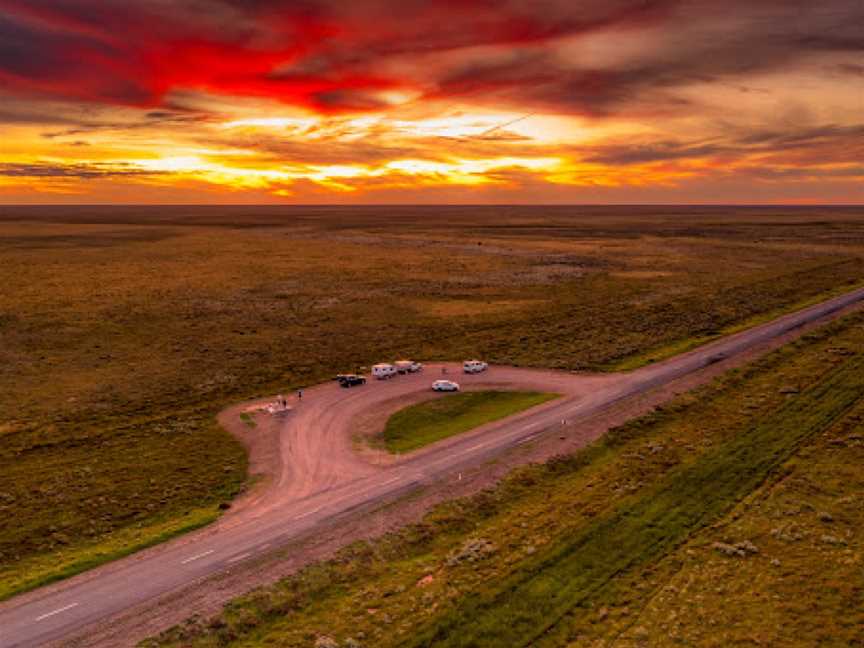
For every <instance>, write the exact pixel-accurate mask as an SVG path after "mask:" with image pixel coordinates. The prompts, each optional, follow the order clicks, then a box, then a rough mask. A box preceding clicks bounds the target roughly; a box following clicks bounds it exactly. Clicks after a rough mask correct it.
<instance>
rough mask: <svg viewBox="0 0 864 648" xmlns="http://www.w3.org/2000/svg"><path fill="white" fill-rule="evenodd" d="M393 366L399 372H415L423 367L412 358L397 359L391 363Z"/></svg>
mask: <svg viewBox="0 0 864 648" xmlns="http://www.w3.org/2000/svg"><path fill="white" fill-rule="evenodd" d="M393 366H395V367H396V371H398V372H399V373H400V374H406V373H417V372H418V371H420V370H421V369H422V368H423V365H422V364H420V363H419V362H414V361H413V360H397V361H396V362H394V363H393Z"/></svg>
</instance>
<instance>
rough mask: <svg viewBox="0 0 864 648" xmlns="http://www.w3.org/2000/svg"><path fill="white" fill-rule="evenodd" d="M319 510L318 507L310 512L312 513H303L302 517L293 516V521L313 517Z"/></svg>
mask: <svg viewBox="0 0 864 648" xmlns="http://www.w3.org/2000/svg"><path fill="white" fill-rule="evenodd" d="M320 510H321V507H320V506H319V507H318V508H316V509H314V510H312V511H306V512H305V513H303V514H302V515H296V516H294V519H295V520H302V519H303V518H305V517H309V516H310V515H314V514H315V513H317V512H318V511H320Z"/></svg>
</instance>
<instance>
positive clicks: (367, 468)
mask: <svg viewBox="0 0 864 648" xmlns="http://www.w3.org/2000/svg"><path fill="white" fill-rule="evenodd" d="M860 301H864V288H862V289H859V290H855V291H853V292H850V293H847V294H845V295H842V296H839V297H836V298H833V299H830V300H827V301H825V302H822V303H820V304H817V305H815V306H811V307H809V308H806V309H804V310H801V311H798V312H795V313H791V314H789V315H785V316H783V317H780V318H778V319H776V320H773V321H771V322H768V323H767V324H763V325H760V326H756V327H754V328H751V329H748V330H745V331H742V332H740V333H737V334H735V335H731V336H729V337H726V338H723V339H720V340H718V341H715V342H713V343H710V344H706V345H704V346H701V347H699V348H698V349H696V350H693V351H690V352H688V353H684V354H681V355H678V356H675V357H673V358H670V359H669V360H665V361H663V362H658V363H656V364H652V365H650V366H647V367H644V368H642V369H638V370H636V371H632V372H628V373H620V374H603V375H599V374H598V375H591V374H572V373H566V372H555V371H542V370H531V369H516V368H510V367H492V368H491V369H490V370H489V371H488V372H487V373H485V374H480V375H476V376H465V375H462V374H461V372H460V368H459V366H458V365H430V366H427V367H426V368H425V370H424V372H421V373H419V374H413V375H408V376H399V377H397V378H395V379H393V380H389V381H381V382H378V381H370V384H368V385H366V386H363V387H358V388H354V389H350V390H346V389H340V388H339V387H338V386H337V385H336V384H326V385H319V386H317V387H314V388H312V389H309V390H306V391H305V392H304V394H303V398H302V401H300V402H298V403H297V404H296V407H295V408H294V410H293V411H292V412H291V413H289V414H288V415H285V416H284V417H281V418H280V419H279V422H278V434H279V448H278V450H279V453H280V456H279V464H280V469H279V470H278V472H277V474H276V476H275V477H274V479H273V480H272V483H271V484H270V486H269V487H267V488H265V489H263V492H261V493H259V494H257V495H256V496H254V497H253V498H251V499H250V500H249V501H247V502H245V503H242V505H241V506H239V507H238V509H239V510H237V511H232V512H231V513H230V514H228V515H226V516H225V517H224V518H223V519H222V520H220V521H219V522H218V523H216V524H215V525H213V526H212V527H210V528H208V529H203V530H201V531H199V532H196V533H193V534H191V535H189V536H185V537H183V538H179V539H178V540H175V541H172V542H170V543H168V544H167V545H164V546H162V547H160V548H159V550H158V551H154V552H145V553H144V554H139V555H136V556H131V557H129V558H126V559H123V560H120V561H117V562H116V563H113V564H112V565H109V566H108V568H106V569H102V570H100V571H99V572H96V573H94V574H82V575H80V576H78V577H75V578H71V579H69V580H68V581H65V582H63V583H61V584H59V585H54V586H52V587H50V588H46V589H45V590H43V591H42V592H36V593H31V594H29V595H24V596H22V597H19V598H17V599H14V598H13V599H12V600H10V601H7V602H6V603H4V604H3V605H2V606H0V647H2V648H21V647H25V646H38V645H42V644H45V643H47V642H50V641H54V640H58V639H62V638H64V637H68V636H70V635H73V634H75V633H77V632H81V631H82V630H83V629H86V628H87V626H89V625H90V624H94V623H97V622H99V621H104V620H105V619H106V618H108V617H111V616H112V615H114V614H117V613H119V612H122V611H124V610H127V609H130V608H132V607H134V606H137V605H139V604H141V603H144V602H147V601H151V600H154V599H156V598H158V597H161V596H164V595H166V594H168V593H170V592H173V591H177V590H179V589H181V588H183V587H185V586H188V585H190V584H191V583H193V582H196V581H201V580H203V579H205V578H207V577H209V576H213V575H214V574H218V573H220V572H223V571H225V570H226V569H229V568H231V567H232V566H234V565H236V564H238V563H241V562H243V561H245V560H249V559H252V558H254V557H260V556H261V555H263V554H265V552H270V551H273V550H275V549H277V548H278V547H280V546H283V545H285V544H287V543H289V542H291V541H292V540H294V539H297V538H298V537H300V536H302V535H304V534H306V533H308V532H309V531H311V530H312V529H314V528H315V527H316V526H319V525H321V524H322V523H324V522H329V523H332V522H333V521H334V520H338V519H339V518H340V517H342V516H345V515H348V514H352V513H356V512H358V511H361V510H365V509H371V508H373V507H375V506H380V505H381V504H383V503H385V502H388V501H391V500H393V499H395V498H397V497H399V496H401V495H403V494H405V493H407V492H410V491H411V490H413V489H415V488H416V487H417V486H419V485H421V484H423V483H429V482H432V481H435V480H436V479H440V478H441V477H442V476H445V475H449V474H454V473H455V472H456V471H458V470H461V469H463V468H465V469H467V468H469V467H472V466H477V465H481V464H483V463H484V462H486V461H488V460H490V459H492V458H494V457H496V456H498V455H500V454H501V453H503V452H505V451H506V450H508V449H510V448H512V447H514V446H517V445H519V444H523V443H527V442H530V441H532V440H534V439H535V438H537V437H538V436H539V435H542V434H544V433H552V432H554V433H560V432H561V430H562V428H561V422H562V420H566V421H567V422H569V423H577V422H579V421H580V420H583V419H585V418H587V417H589V416H591V415H594V414H597V413H598V412H600V411H602V410H604V409H607V408H609V407H610V406H611V405H613V404H614V403H616V402H618V401H621V400H622V399H626V398H629V397H631V396H635V395H639V394H642V393H645V392H647V391H649V390H652V389H654V388H656V387H660V386H663V385H666V384H668V383H671V382H672V381H674V380H676V379H678V378H681V377H683V376H686V375H688V374H691V373H693V372H696V371H698V370H700V369H702V368H704V367H705V366H707V365H709V364H712V363H713V362H717V361H719V360H722V359H726V358H731V357H733V356H735V355H738V354H740V353H743V352H745V351H747V350H749V349H751V348H753V347H756V346H759V345H762V344H764V343H766V342H769V341H771V340H773V339H775V338H777V337H780V336H782V335H784V334H786V333H789V332H790V331H793V330H795V329H797V328H800V327H802V326H804V325H806V324H810V323H812V322H814V321H817V320H819V319H822V318H825V317H826V316H829V315H832V314H834V313H836V312H837V311H840V310H842V309H844V308H846V307H848V306H851V305H853V304H855V303H857V302H860ZM442 368H445V369H446V370H447V372H448V374H447V377H450V376H453V377H456V380H458V381H459V382H460V383H462V385H463V387H467V388H469V389H470V388H479V387H486V386H500V387H504V388H520V389H537V390H542V391H550V392H556V393H559V394H561V395H562V397H561V398H558V399H555V400H553V401H550V402H548V403H545V404H543V405H541V406H538V407H535V408H532V409H530V410H528V411H525V412H522V413H520V414H516V415H514V416H511V417H508V418H507V419H504V420H501V421H498V422H495V423H490V424H487V425H484V426H482V427H480V428H477V429H476V430H472V431H470V432H467V433H465V434H462V435H459V436H457V437H452V438H450V439H447V440H444V441H441V442H438V443H435V444H433V445H431V446H428V447H426V448H424V449H422V450H419V451H417V452H414V453H411V454H410V455H408V456H406V457H404V458H397V459H396V460H391V461H385V462H378V463H375V462H374V461H370V460H369V459H368V458H364V457H363V456H362V455H361V454H358V453H357V452H356V451H355V449H354V448H353V447H352V440H351V429H352V427H351V426H352V423H353V422H354V421H356V417H357V416H358V415H361V414H363V413H366V412H369V411H375V410H376V408H379V409H380V408H382V407H385V406H386V404H387V403H391V404H392V403H393V401H394V399H398V398H406V397H410V396H411V395H412V394H413V395H415V396H416V395H417V394H418V392H425V391H427V390H428V389H429V385H430V383H431V381H432V380H434V379H435V378H438V377H441V375H442Z"/></svg>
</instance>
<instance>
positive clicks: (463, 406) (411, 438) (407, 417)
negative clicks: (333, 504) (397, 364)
mask: <svg viewBox="0 0 864 648" xmlns="http://www.w3.org/2000/svg"><path fill="white" fill-rule="evenodd" d="M557 397H558V394H545V393H540V392H507V391H477V392H462V393H458V394H449V395H447V396H444V397H443V398H438V399H435V400H430V401H426V402H425V403H418V404H417V405H412V406H411V407H406V408H405V409H403V410H400V411H399V412H396V413H395V414H394V415H393V416H391V417H390V420H388V421H387V426H386V427H385V428H384V432H383V433H382V435H381V440H382V441H383V444H384V447H385V448H387V450H389V451H390V452H410V451H411V450H416V449H417V448H422V447H423V446H425V445H429V444H430V443H434V442H435V441H440V440H441V439H446V438H447V437H451V436H453V435H456V434H461V433H462V432H466V431H468V430H472V429H474V428H476V427H479V426H481V425H483V424H484V423H491V422H492V421H497V420H499V419H502V418H505V417H507V416H510V415H512V414H516V413H517V412H521V411H524V410H527V409H529V408H531V407H534V406H536V405H540V404H541V403H545V402H547V401H549V400H552V399H553V398H557Z"/></svg>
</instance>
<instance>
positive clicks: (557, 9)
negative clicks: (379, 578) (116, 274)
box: [0, 0, 864, 203]
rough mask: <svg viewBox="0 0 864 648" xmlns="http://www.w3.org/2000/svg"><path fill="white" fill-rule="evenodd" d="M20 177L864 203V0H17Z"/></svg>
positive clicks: (339, 197)
mask: <svg viewBox="0 0 864 648" xmlns="http://www.w3.org/2000/svg"><path fill="white" fill-rule="evenodd" d="M0 202H3V203H115V202H117V203H375V202H380V203H454V202H455V203H580V202H585V203H597V202H601V203H602V202H613V203H631V202H650V203H658V202H668V203H770V202H776V203H782V202H794V203H860V202H864V1H862V0H820V1H818V2H817V1H815V0H746V1H744V0H723V1H720V0H689V1H688V0H447V1H444V0H427V1H425V2H424V1H420V0H353V1H347V0H296V1H294V0H0Z"/></svg>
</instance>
